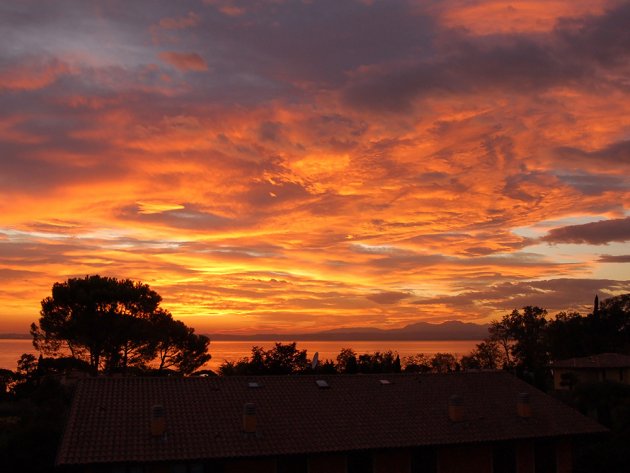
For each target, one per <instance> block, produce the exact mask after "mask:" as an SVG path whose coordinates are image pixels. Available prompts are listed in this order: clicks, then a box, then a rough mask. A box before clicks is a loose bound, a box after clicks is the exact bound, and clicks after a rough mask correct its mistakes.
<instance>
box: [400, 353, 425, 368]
mask: <svg viewBox="0 0 630 473" xmlns="http://www.w3.org/2000/svg"><path fill="white" fill-rule="evenodd" d="M402 364H403V370H404V371H405V372H408V373H427V372H429V371H431V360H430V359H429V358H428V357H427V356H426V355H425V354H424V353H417V354H415V355H410V356H406V357H404V358H403V361H402Z"/></svg>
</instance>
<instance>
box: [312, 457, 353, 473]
mask: <svg viewBox="0 0 630 473" xmlns="http://www.w3.org/2000/svg"><path fill="white" fill-rule="evenodd" d="M347 470H348V460H347V457H346V455H342V454H321V455H309V457H308V473H346V471H347Z"/></svg>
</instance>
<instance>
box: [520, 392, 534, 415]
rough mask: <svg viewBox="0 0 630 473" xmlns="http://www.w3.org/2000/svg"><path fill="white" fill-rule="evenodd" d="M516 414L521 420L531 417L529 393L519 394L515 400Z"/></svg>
mask: <svg viewBox="0 0 630 473" xmlns="http://www.w3.org/2000/svg"><path fill="white" fill-rule="evenodd" d="M516 414H517V415H518V416H519V417H522V418H523V419H527V418H529V417H531V416H532V405H531V404H530V402H529V393H519V394H518V398H517V400H516Z"/></svg>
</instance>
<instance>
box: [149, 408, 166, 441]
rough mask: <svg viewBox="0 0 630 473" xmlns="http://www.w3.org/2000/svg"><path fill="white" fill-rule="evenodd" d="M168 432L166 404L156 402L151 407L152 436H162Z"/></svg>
mask: <svg viewBox="0 0 630 473" xmlns="http://www.w3.org/2000/svg"><path fill="white" fill-rule="evenodd" d="M165 433H166V417H164V406H162V405H160V404H156V405H154V406H153V407H151V436H152V437H162V436H163V435H164V434H165Z"/></svg>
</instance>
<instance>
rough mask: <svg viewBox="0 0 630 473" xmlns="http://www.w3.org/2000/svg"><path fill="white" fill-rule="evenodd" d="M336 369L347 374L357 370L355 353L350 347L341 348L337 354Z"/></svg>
mask: <svg viewBox="0 0 630 473" xmlns="http://www.w3.org/2000/svg"><path fill="white" fill-rule="evenodd" d="M337 371H338V372H339V373H348V374H354V373H356V372H357V371H358V365H357V354H356V352H355V351H354V350H353V349H352V348H342V349H341V351H340V352H339V355H337Z"/></svg>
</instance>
